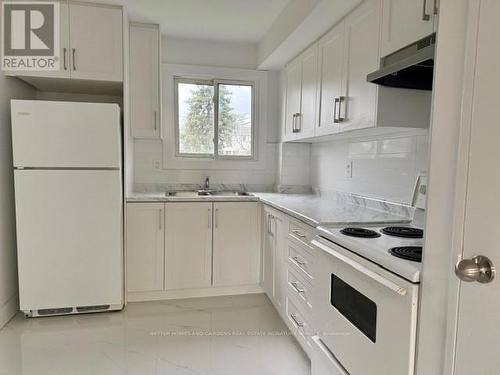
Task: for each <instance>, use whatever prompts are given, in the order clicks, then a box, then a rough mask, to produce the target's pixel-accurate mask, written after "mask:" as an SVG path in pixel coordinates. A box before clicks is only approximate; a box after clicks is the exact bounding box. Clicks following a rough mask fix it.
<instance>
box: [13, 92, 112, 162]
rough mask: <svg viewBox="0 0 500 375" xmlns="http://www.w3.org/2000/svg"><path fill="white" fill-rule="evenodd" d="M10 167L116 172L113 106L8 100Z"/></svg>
mask: <svg viewBox="0 0 500 375" xmlns="http://www.w3.org/2000/svg"><path fill="white" fill-rule="evenodd" d="M11 116H12V145H13V159H14V166H15V167H23V168H119V167H120V164H121V150H120V148H121V146H120V137H121V135H120V134H121V132H120V108H119V107H118V105H117V104H107V103H73V102H51V101H43V100H12V101H11Z"/></svg>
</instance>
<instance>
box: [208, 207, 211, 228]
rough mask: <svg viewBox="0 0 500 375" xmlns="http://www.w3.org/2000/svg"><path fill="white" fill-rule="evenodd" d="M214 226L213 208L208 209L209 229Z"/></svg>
mask: <svg viewBox="0 0 500 375" xmlns="http://www.w3.org/2000/svg"><path fill="white" fill-rule="evenodd" d="M210 228H212V209H211V208H209V209H208V229H210Z"/></svg>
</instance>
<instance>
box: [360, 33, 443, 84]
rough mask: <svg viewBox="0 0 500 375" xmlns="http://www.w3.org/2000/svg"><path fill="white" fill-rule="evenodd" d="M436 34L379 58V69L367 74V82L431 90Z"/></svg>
mask: <svg viewBox="0 0 500 375" xmlns="http://www.w3.org/2000/svg"><path fill="white" fill-rule="evenodd" d="M435 45H436V34H432V35H429V36H428V37H425V38H423V39H421V40H419V41H417V42H415V43H412V44H410V45H409V46H407V47H405V48H402V49H400V50H399V51H396V52H394V53H392V54H390V55H387V56H385V57H382V58H381V59H380V69H379V70H377V71H375V72H373V73H370V74H368V75H367V77H366V80H367V81H368V82H372V83H375V84H377V85H382V86H389V87H399V88H404V89H416V90H432V78H433V72H434V51H435Z"/></svg>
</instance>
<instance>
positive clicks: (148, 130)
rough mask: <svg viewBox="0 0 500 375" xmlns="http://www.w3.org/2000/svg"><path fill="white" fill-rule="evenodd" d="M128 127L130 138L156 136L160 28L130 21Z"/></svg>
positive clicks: (158, 125)
mask: <svg viewBox="0 0 500 375" xmlns="http://www.w3.org/2000/svg"><path fill="white" fill-rule="evenodd" d="M129 74H130V128H131V132H132V134H131V135H132V137H134V138H160V135H161V108H160V31H159V28H158V25H145V24H135V23H133V24H131V25H130V73H129Z"/></svg>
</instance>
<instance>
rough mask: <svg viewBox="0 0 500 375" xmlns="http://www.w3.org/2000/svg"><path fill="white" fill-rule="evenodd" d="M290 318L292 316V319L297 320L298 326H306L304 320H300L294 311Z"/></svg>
mask: <svg viewBox="0 0 500 375" xmlns="http://www.w3.org/2000/svg"><path fill="white" fill-rule="evenodd" d="M290 318H292V320H293V321H294V322H295V324H297V327H299V328H302V327H304V323H303V322H301V321H300V320H299V318H297V315H295V314H294V313H291V314H290Z"/></svg>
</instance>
